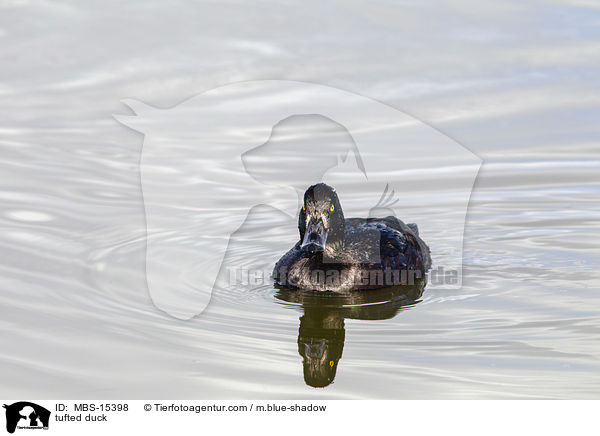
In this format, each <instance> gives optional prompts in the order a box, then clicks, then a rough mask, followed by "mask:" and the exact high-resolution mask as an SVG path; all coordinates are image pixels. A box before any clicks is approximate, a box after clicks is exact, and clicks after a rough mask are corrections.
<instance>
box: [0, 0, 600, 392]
mask: <svg viewBox="0 0 600 436" xmlns="http://www.w3.org/2000/svg"><path fill="white" fill-rule="evenodd" d="M599 26H600V7H599V6H598V4H597V3H596V2H591V1H590V2H586V1H577V2H560V1H543V2H538V1H527V2H516V1H515V2H492V3H488V2H485V4H484V3H483V2H470V1H461V2H452V3H442V2H428V1H418V2H417V1H414V2H411V1H406V2H392V1H382V2H370V3H368V4H367V3H364V4H359V3H353V4H348V3H345V2H332V3H328V4H326V5H324V4H321V3H319V2H314V3H313V2H303V3H302V4H301V5H300V4H294V3H291V2H289V3H288V2H277V3H276V2H253V3H243V2H220V3H218V4H217V3H196V4H193V5H190V4H184V3H181V4H178V3H165V2H139V3H130V4H128V5H121V4H117V3H114V4H113V3H106V2H86V3H85V6H84V4H83V3H75V2H73V3H68V2H62V3H50V2H35V1H34V2H10V1H8V2H7V1H5V2H3V3H2V5H1V6H0V65H1V66H2V68H0V150H1V159H0V183H1V185H0V198H1V203H0V205H1V206H0V323H1V326H2V347H1V349H0V386H1V387H2V393H3V394H2V395H3V396H4V397H18V398H141V399H143V398H159V397H164V398H598V395H599V394H600V378H599V377H598V373H599V370H600V361H599V358H600V335H599V333H600V317H599V315H600V296H599V294H598V290H599V289H598V288H599V286H600V277H599V276H600V274H599V273H598V264H599V263H600V262H599V257H600V255H599V254H598V253H599V245H600V244H599V240H600V239H599V236H600V234H599V233H600V230H599V226H598V223H599V218H600V205H599V202H598V199H599V194H600V172H599V171H598V170H599V169H600V146H599V143H598V137H599V135H598V133H599V129H600V127H599V126H600V123H598V115H600V108H599V103H600V92H599V89H600V87H599V85H600V74H599V72H600V71H599V70H600V39H599V36H600V29H599ZM259 79H289V80H301V81H308V82H315V83H321V84H325V85H329V86H333V87H337V88H341V89H346V90H348V91H351V92H354V93H357V94H361V95H365V96H368V97H371V98H374V99H377V100H379V101H381V102H383V103H386V104H389V105H391V106H393V107H396V108H398V109H399V110H402V111H404V112H406V113H408V114H410V115H412V116H414V117H416V118H418V119H420V120H422V121H424V122H426V123H427V124H429V125H431V126H433V127H434V128H436V129H438V130H439V131H441V132H443V133H444V134H446V135H448V136H449V137H451V138H453V139H454V140H455V141H457V142H459V143H460V144H462V145H463V146H465V147H467V148H468V149H470V150H471V151H473V152H474V153H476V154H477V155H478V156H480V157H481V158H482V159H483V160H484V164H483V166H482V169H481V171H480V174H479V177H478V179H477V182H476V185H475V190H474V192H473V195H472V198H471V203H470V208H469V214H468V217H467V222H466V226H465V243H464V250H465V253H464V272H465V275H464V278H463V287H462V289H460V290H458V291H449V290H440V289H436V288H435V286H428V287H427V288H426V290H425V293H424V295H423V297H422V300H423V301H422V302H421V303H419V304H417V305H415V306H414V307H412V308H410V309H408V310H404V311H401V312H400V313H398V314H397V315H396V316H395V317H394V318H392V319H387V320H380V321H376V320H375V321H373V320H369V321H365V320H346V323H345V328H346V337H345V345H344V351H343V356H342V359H341V360H340V362H339V367H338V370H337V376H336V379H335V381H334V383H333V384H331V385H330V386H329V387H327V388H324V389H314V388H311V387H309V386H307V385H306V384H305V383H304V380H303V377H302V364H301V363H302V358H301V357H300V355H299V354H298V345H297V337H298V322H299V321H298V319H299V316H300V315H301V310H300V309H299V307H298V306H297V305H294V304H287V303H286V302H282V301H281V300H278V299H276V298H275V292H274V289H273V288H272V287H270V286H268V285H264V286H258V287H254V288H252V287H240V288H238V289H237V291H235V292H234V291H224V290H222V291H221V292H219V291H218V290H217V291H216V292H215V293H214V295H213V300H212V301H211V304H210V306H209V308H208V309H207V310H206V311H205V312H204V313H203V314H202V315H200V316H199V317H197V318H195V319H193V320H191V321H179V320H176V319H173V318H172V317H169V316H168V315H166V314H164V313H163V312H161V311H159V310H157V309H156V308H155V307H154V306H152V304H151V300H150V297H149V295H148V291H147V288H146V284H145V276H144V254H145V242H144V238H145V219H144V208H143V203H142V196H141V188H140V178H139V165H138V164H139V159H140V150H141V146H142V137H141V135H140V134H139V133H136V132H134V131H132V130H130V129H128V128H126V127H124V126H123V125H121V124H119V123H118V122H117V121H115V120H114V119H113V118H112V114H115V113H127V111H128V110H127V109H126V108H125V107H124V106H123V105H121V104H120V103H119V101H120V100H121V99H123V98H127V97H131V98H136V99H140V100H142V101H146V102H149V103H152V104H153V105H155V106H158V107H165V108H166V107H170V106H173V105H176V104H178V103H179V102H181V101H182V100H185V99H187V98H189V97H190V96H193V95H195V94H198V93H200V92H203V91H205V90H208V89H211V88H214V87H216V86H219V85H224V84H227V83H230V82H236V81H242V80H259ZM379 195H380V193H379V192H377V193H376V192H373V198H374V200H375V201H376V200H377V198H378V197H379ZM428 198H429V197H428ZM441 200H443V199H441V198H440V201H441ZM410 214H411V216H416V217H419V216H421V217H423V219H422V220H421V221H420V224H421V226H422V228H423V223H424V224H425V228H424V229H423V231H426V230H427V226H428V225H430V224H429V223H432V222H435V223H436V225H438V226H443V225H444V217H443V216H437V217H436V216H434V215H435V214H432V213H431V202H429V201H428V202H427V203H426V204H423V209H422V210H412V211H411V212H410ZM431 215H433V217H431V218H427V217H428V216H431ZM401 218H402V216H401ZM269 224H270V223H268V222H263V223H262V224H261V225H264V226H266V227H268V226H269ZM276 231H277V232H280V234H281V238H282V240H283V242H286V241H285V239H284V238H289V240H288V241H287V242H286V244H287V243H288V242H289V245H291V244H293V242H295V239H296V233H295V231H296V229H295V228H294V227H290V228H285V227H283V228H277V229H276ZM428 242H430V243H431V244H432V245H434V244H435V241H428ZM252 247H259V248H257V249H256V250H254V251H250V250H248V251H244V249H243V246H240V250H239V251H238V252H236V253H233V256H240V257H243V258H245V259H248V262H249V264H250V265H252V266H254V267H257V268H268V266H269V265H270V262H271V259H272V257H273V256H275V258H277V256H278V254H279V251H278V250H280V248H279V247H271V246H261V245H260V244H259V243H255V244H253V245H252ZM435 260H436V258H435V253H434V261H435ZM438 260H439V259H438Z"/></svg>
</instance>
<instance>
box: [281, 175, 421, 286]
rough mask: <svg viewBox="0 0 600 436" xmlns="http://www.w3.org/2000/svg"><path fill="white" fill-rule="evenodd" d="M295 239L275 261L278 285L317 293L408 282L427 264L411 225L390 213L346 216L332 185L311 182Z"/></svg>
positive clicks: (418, 239)
mask: <svg viewBox="0 0 600 436" xmlns="http://www.w3.org/2000/svg"><path fill="white" fill-rule="evenodd" d="M298 231H299V233H300V238H299V240H298V242H296V244H295V245H294V246H293V247H292V248H291V249H290V250H289V251H288V252H287V253H285V254H284V255H283V256H282V257H281V259H279V261H278V262H277V263H276V264H275V267H274V268H273V274H272V277H273V280H274V282H275V284H276V285H277V286H279V287H284V288H288V289H302V290H308V291H317V292H334V293H348V292H352V291H359V290H369V289H378V288H386V287H392V286H401V285H412V284H413V283H414V281H415V280H418V279H421V278H423V277H424V276H425V274H426V272H427V271H428V270H429V269H430V268H431V252H430V249H429V246H428V245H427V244H426V243H425V242H424V241H423V240H422V239H421V238H420V236H419V228H418V226H417V225H416V224H414V223H409V224H405V223H404V222H402V221H401V220H399V219H398V218H396V217H395V216H387V217H384V218H376V217H370V218H345V217H344V212H343V210H342V206H341V204H340V199H339V197H338V195H337V192H336V191H335V189H334V188H333V187H331V186H329V185H327V184H325V183H317V184H315V185H312V186H310V187H309V188H308V189H307V190H306V192H305V193H304V202H303V204H302V208H301V210H300V212H299V214H298Z"/></svg>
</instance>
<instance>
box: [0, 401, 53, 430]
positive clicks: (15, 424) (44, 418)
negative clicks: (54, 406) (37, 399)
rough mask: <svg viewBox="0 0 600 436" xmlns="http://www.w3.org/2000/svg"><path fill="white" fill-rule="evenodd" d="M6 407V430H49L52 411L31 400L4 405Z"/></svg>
mask: <svg viewBox="0 0 600 436" xmlns="http://www.w3.org/2000/svg"><path fill="white" fill-rule="evenodd" d="M3 407H4V408H5V409H6V431H8V432H9V433H14V432H15V430H16V429H19V430H21V429H27V430H35V429H44V430H48V424H49V422H50V411H49V410H48V409H46V408H45V407H42V406H39V405H37V404H35V403H31V402H29V401H19V402H17V403H13V404H10V405H7V404H5V405H4V406H3Z"/></svg>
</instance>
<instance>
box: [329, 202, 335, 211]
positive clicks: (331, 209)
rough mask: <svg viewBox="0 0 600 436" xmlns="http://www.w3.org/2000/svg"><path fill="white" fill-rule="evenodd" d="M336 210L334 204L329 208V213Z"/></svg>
mask: <svg viewBox="0 0 600 436" xmlns="http://www.w3.org/2000/svg"><path fill="white" fill-rule="evenodd" d="M334 209H335V207H334V206H333V204H332V205H331V207H330V208H329V212H333V210H334Z"/></svg>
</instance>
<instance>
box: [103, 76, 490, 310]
mask: <svg viewBox="0 0 600 436" xmlns="http://www.w3.org/2000/svg"><path fill="white" fill-rule="evenodd" d="M122 102H123V103H124V104H125V105H127V106H128V107H129V108H130V109H131V110H132V111H133V113H134V114H133V115H115V118H116V119H117V120H118V121H120V122H121V123H123V124H124V125H126V126H128V127H130V128H132V129H134V130H136V131H138V132H140V133H142V134H143V135H144V139H143V147H142V153H141V159H140V178H141V180H140V181H141V187H142V196H143V204H144V210H145V216H146V231H147V232H146V233H147V235H146V279H147V285H148V290H149V292H150V296H151V298H152V301H153V303H154V304H155V306H156V307H158V308H159V309H161V310H163V311H165V312H167V313H168V314H170V315H172V316H174V317H176V318H179V319H189V318H191V317H192V316H195V315H197V314H199V313H201V312H202V311H203V310H204V309H205V308H206V307H207V305H208V303H209V301H210V299H211V294H212V290H213V288H215V289H219V288H222V287H225V286H227V283H226V282H224V281H223V280H222V278H224V277H226V276H227V274H224V273H223V270H225V269H226V268H227V267H229V268H231V267H233V268H235V267H238V266H239V267H242V266H243V265H244V262H240V263H239V264H238V265H236V264H230V261H231V259H230V258H226V253H228V249H229V248H228V247H230V242H231V241H232V240H231V235H233V234H234V233H235V232H238V231H243V228H242V227H243V226H244V225H246V223H247V221H249V220H251V219H252V217H253V213H254V212H256V211H257V208H258V207H262V208H265V207H268V208H270V210H271V211H272V213H271V215H270V216H269V217H267V218H265V219H264V220H263V221H264V222H267V221H270V222H275V221H276V220H277V219H279V216H280V213H283V214H286V215H288V216H289V217H290V220H293V215H295V214H296V213H297V211H298V210H299V207H301V202H300V201H299V197H298V190H299V189H300V190H301V192H304V190H305V189H306V187H307V186H310V185H312V184H314V183H316V182H321V181H322V182H325V183H327V184H329V185H330V186H334V187H335V188H336V191H337V192H338V194H339V195H340V197H342V198H344V199H355V200H354V202H353V203H352V202H350V201H348V200H345V203H344V208H345V210H347V211H348V214H349V216H369V213H370V209H371V208H372V206H373V204H372V203H369V202H368V201H367V200H365V199H367V198H373V193H376V194H375V195H377V197H379V196H381V200H380V202H379V203H378V204H377V205H376V207H375V209H378V210H376V211H374V213H377V214H379V213H388V214H389V215H394V216H401V217H402V218H403V219H406V220H411V219H413V215H414V214H411V211H418V210H420V209H419V208H420V207H421V206H422V205H423V204H428V205H429V210H428V213H427V214H426V215H425V216H423V215H419V216H414V220H415V221H418V222H422V221H424V220H425V218H427V219H428V220H429V225H428V226H427V228H428V229H432V231H435V232H436V233H435V234H428V235H426V239H427V240H431V241H435V245H434V246H432V247H431V248H432V251H434V252H435V253H436V255H437V256H436V259H435V262H437V264H436V265H439V266H443V268H444V270H447V271H453V272H454V273H455V276H456V277H455V280H453V281H451V282H449V283H446V284H444V286H445V287H446V288H450V289H457V288H460V286H461V276H462V273H461V271H462V247H463V231H464V226H465V219H466V213H467V206H468V203H469V198H470V195H471V191H472V188H473V183H474V180H475V177H476V176H477V172H478V171H479V167H480V165H481V159H479V158H478V157H477V156H475V155H474V154H473V153H471V152H470V151H469V150H467V149H466V148H464V147H462V146H461V145H460V144H458V143H457V142H455V141H454V140H452V139H451V138H449V137H447V136H446V135H444V134H442V133H440V132H439V131H437V130H436V129H434V128H432V127H431V126H429V125H427V124H425V123H423V122H421V121H419V120H418V119H416V118H414V117H411V116H409V115H408V114H405V113H403V112H401V111H399V110H397V109H394V108H392V107H390V106H387V105H385V104H382V103H380V102H377V101H375V100H372V99H370V98H367V97H363V96H360V95H357V94H353V93H351V92H348V91H344V90H340V89H336V88H332V87H328V86H324V85H318V84H313V83H305V82H293V81H286V80H264V81H251V82H241V83H232V84H229V85H225V86H222V87H220V88H215V89H212V90H209V91H207V92H204V93H202V94H200V95H197V96H195V97H193V98H190V99H188V100H186V101H184V102H182V103H180V104H178V105H176V106H174V107H172V108H169V109H159V108H155V107H152V106H149V105H147V104H145V103H142V102H140V101H138V100H134V99H125V100H122ZM299 116H300V117H307V116H312V117H315V116H318V117H320V119H321V120H325V122H326V123H329V125H331V126H334V130H335V129H337V130H343V131H344V132H346V133H347V134H346V137H345V138H346V139H345V140H343V141H341V142H339V143H338V142H336V141H331V142H328V141H323V142H321V143H319V144H316V143H315V144H312V143H311V142H310V141H309V140H304V138H303V140H302V141H294V137H291V138H290V137H289V136H288V137H286V135H281V134H280V132H279V131H280V130H282V128H284V127H285V126H286V125H290V124H293V123H294V119H297V117H299ZM288 131H289V130H288ZM287 145H289V146H287ZM313 145H314V146H313ZM300 187H301V188H300ZM382 192H383V195H382V194H381V193H382ZM367 193H370V195H367ZM388 193H391V194H388ZM394 193H398V198H400V202H396V201H395V199H396V198H395V194H394ZM400 194H401V195H400ZM361 195H362V197H361ZM390 212H391V213H390ZM436 217H443V218H444V220H443V221H444V222H443V225H442V224H440V223H439V222H438V221H436ZM409 222H410V221H409ZM290 227H291V226H290ZM281 239H282V238H281V237H279V238H278V240H281ZM276 260H277V259H272V263H273V264H274V263H275V261H276ZM224 265H226V267H225V266H224ZM222 267H223V268H222Z"/></svg>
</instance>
